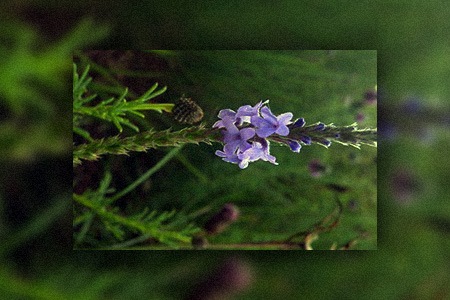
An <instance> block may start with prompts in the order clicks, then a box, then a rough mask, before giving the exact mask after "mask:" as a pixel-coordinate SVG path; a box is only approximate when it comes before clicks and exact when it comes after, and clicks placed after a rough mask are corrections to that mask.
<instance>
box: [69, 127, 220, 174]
mask: <svg viewBox="0 0 450 300" xmlns="http://www.w3.org/2000/svg"><path fill="white" fill-rule="evenodd" d="M220 139H221V136H220V132H219V131H218V130H217V129H210V128H205V127H204V126H203V125H199V126H192V127H187V128H184V129H182V130H179V131H170V130H164V131H147V132H143V133H139V134H136V135H134V136H131V137H126V138H120V137H119V136H113V137H109V138H104V139H101V140H95V141H94V142H92V143H87V144H82V145H78V146H75V148H74V150H73V164H74V165H78V164H80V163H81V160H97V159H98V158H99V157H100V156H101V155H104V154H116V155H117V154H128V152H130V151H138V152H144V151H147V150H148V149H150V148H159V147H176V146H180V145H183V144H189V143H191V144H198V143H201V142H203V143H207V144H211V142H220Z"/></svg>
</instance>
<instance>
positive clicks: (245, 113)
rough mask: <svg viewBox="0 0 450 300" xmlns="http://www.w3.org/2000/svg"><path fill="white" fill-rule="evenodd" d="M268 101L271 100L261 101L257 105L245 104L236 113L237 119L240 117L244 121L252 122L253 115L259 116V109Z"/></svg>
mask: <svg viewBox="0 0 450 300" xmlns="http://www.w3.org/2000/svg"><path fill="white" fill-rule="evenodd" d="M267 102H269V101H268V100H267V101H265V102H264V103H263V102H262V101H259V102H258V103H257V104H256V105H255V106H250V105H244V106H241V107H239V109H238V111H237V113H236V119H238V118H239V119H240V121H241V122H242V123H243V122H247V123H250V121H251V117H253V116H259V110H260V109H261V106H263V105H264V104H266V103H267ZM242 123H241V124H242Z"/></svg>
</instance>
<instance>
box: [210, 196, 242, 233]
mask: <svg viewBox="0 0 450 300" xmlns="http://www.w3.org/2000/svg"><path fill="white" fill-rule="evenodd" d="M238 217H239V209H238V208H237V206H235V205H234V204H232V203H227V204H225V205H224V206H223V208H222V209H221V210H220V211H219V212H218V213H217V214H215V215H214V216H212V217H211V218H210V219H209V220H208V221H207V222H206V223H205V225H204V226H203V228H204V229H205V231H206V232H207V233H208V234H217V233H220V232H222V231H224V230H225V229H226V228H227V227H228V226H229V225H230V224H231V223H233V222H235V221H236V220H237V218H238Z"/></svg>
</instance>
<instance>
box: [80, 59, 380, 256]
mask: <svg viewBox="0 0 450 300" xmlns="http://www.w3.org/2000/svg"><path fill="white" fill-rule="evenodd" d="M75 60H76V61H77V62H79V64H80V65H82V66H83V65H84V66H86V64H89V65H90V66H91V69H92V73H93V74H92V75H88V76H93V77H94V79H93V81H92V83H90V84H89V85H88V86H87V92H86V93H85V94H86V95H87V96H90V98H88V99H87V100H90V99H91V100H92V95H93V94H98V95H100V97H102V95H103V97H102V98H101V99H110V98H111V96H109V95H110V93H108V92H107V91H120V90H121V86H120V85H118V84H126V83H130V86H127V87H128V88H129V90H130V91H131V93H133V94H137V93H139V91H142V90H146V89H148V88H149V86H152V85H154V83H155V82H158V83H159V84H160V85H164V86H167V92H166V93H163V94H161V95H160V96H158V97H155V96H149V97H147V98H151V99H149V100H147V101H148V102H146V103H148V104H146V105H147V108H148V109H151V107H152V105H156V106H158V103H170V102H176V101H177V98H178V97H180V96H181V95H182V94H186V95H188V96H189V97H191V98H192V99H195V101H196V102H197V103H198V104H199V105H200V106H201V107H202V109H203V111H204V116H205V117H204V120H203V123H204V124H205V126H207V127H211V126H212V124H213V123H214V122H215V121H216V120H217V113H218V111H219V110H220V109H224V108H231V109H235V110H236V109H237V108H238V107H239V106H242V105H245V104H251V105H254V104H256V102H258V101H259V100H265V99H270V100H271V102H270V103H269V104H270V106H271V109H272V110H273V111H274V112H276V114H280V113H283V112H287V111H290V112H292V113H293V114H294V115H295V117H296V118H299V117H303V118H305V120H306V122H307V124H308V123H316V122H318V121H321V122H324V123H326V124H328V123H332V122H334V123H335V124H336V125H337V126H342V125H348V124H351V123H353V122H355V121H356V118H357V114H358V113H361V114H364V116H365V120H364V121H363V123H362V124H360V125H358V126H360V127H363V128H364V127H366V126H369V127H376V124H375V120H376V104H375V103H371V104H370V103H368V102H367V101H366V100H365V99H364V94H365V93H366V92H367V91H371V90H374V88H375V86H376V51H194V52H185V51H168V52H157V51H155V52H149V53H146V52H138V51H125V52H124V51H95V52H77V54H76V56H75ZM137 62H142V64H137ZM145 62H147V63H145ZM150 62H153V64H151V63H150ZM105 66H106V67H105ZM83 69H84V68H83ZM96 70H101V73H102V74H101V75H99V74H98V73H96V72H95V71H96ZM80 73H81V71H80ZM133 79H134V80H133ZM91 86H92V88H91ZM123 89H124V87H123V86H122V90H123ZM152 90H155V88H153V89H152ZM156 91H158V90H155V92H156ZM120 93H121V94H122V92H120ZM147 94H149V95H151V94H150V93H149V92H147ZM158 94H159V93H158ZM85 97H86V96H85ZM117 97H119V95H117ZM144 98H145V97H144ZM144 98H143V97H140V98H139V99H144ZM128 99H129V98H128ZM139 99H137V100H134V101H136V102H137V103H140V102H139V101H141V100H139ZM92 101H93V102H94V101H95V100H92ZM99 101H100V100H97V102H99ZM117 101H119V102H117ZM117 101H113V102H110V103H108V104H105V105H115V106H117V105H116V104H113V103H120V99H119V100H117ZM128 101H129V102H128V103H130V104H129V105H127V106H132V104H131V103H133V101H132V100H131V99H129V100H128ZM96 105H97V106H96V107H99V103H97V104H96ZM139 105H141V106H142V105H143V104H136V105H134V106H133V107H139ZM77 107H79V105H77ZM91 107H92V106H91ZM102 107H104V106H103V104H102V106H101V107H99V108H95V109H93V111H94V112H96V111H100V112H99V113H89V114H87V116H94V117H95V116H101V115H102V113H101V112H102V111H104V110H105V109H104V108H102ZM88 108H89V106H87V108H84V110H85V111H86V110H88ZM118 109H119V108H117V109H115V110H114V111H117V110H118ZM74 112H75V115H74V116H76V117H77V119H80V118H82V117H83V114H81V112H82V109H81V108H77V109H76V110H74ZM78 112H80V113H78ZM141 113H142V111H141ZM144 113H145V119H139V121H140V122H139V123H137V124H139V127H140V131H144V134H145V131H146V130H163V129H167V128H169V127H174V128H175V129H180V128H183V126H186V125H180V124H178V123H177V122H176V121H175V120H174V118H173V116H172V115H171V114H163V115H161V114H159V113H158V112H155V111H152V110H150V111H145V112H144ZM113 114H116V113H114V112H113ZM84 116H86V115H84ZM125 116H126V115H125V114H124V115H123V117H121V118H122V120H123V118H124V117H125ZM130 117H132V116H130V114H129V115H128V118H130ZM84 118H85V119H84V123H85V124H84V128H85V129H86V130H87V131H88V130H90V131H91V132H92V131H93V132H94V134H97V135H98V137H97V139H98V138H102V137H107V136H110V135H111V134H114V135H116V134H118V131H119V130H122V126H120V127H119V126H117V125H116V128H114V126H113V125H112V124H111V126H110V127H112V129H110V130H109V131H108V132H105V131H106V130H104V132H100V133H98V132H97V130H98V127H99V125H95V123H93V122H94V121H95V120H90V119H87V120H86V117H84ZM97 119H98V117H97ZM135 119H136V118H135ZM130 120H133V119H132V118H130ZM106 121H110V120H109V119H107V120H106ZM81 122H82V121H77V122H76V123H74V124H79V123H81ZM110 122H111V121H110ZM104 123H106V125H108V122H103V124H104ZM111 123H114V122H111ZM116 123H117V124H119V121H117V122H116ZM93 124H94V125H93ZM124 124H126V123H124ZM77 126H78V125H77ZM128 127H130V128H131V126H128ZM85 129H81V130H85ZM131 129H135V130H136V129H137V128H131ZM83 135H85V134H83ZM122 135H123V136H132V135H133V132H127V131H124V132H123V134H122ZM87 138H89V139H92V137H87ZM187 140H189V139H188V138H187ZM75 141H78V143H76V144H79V143H80V142H84V143H86V140H85V141H80V135H78V136H75ZM175 141H176V139H175ZM180 142H181V143H183V140H180ZM111 147H112V146H109V148H111ZM217 149H222V146H221V145H220V144H219V143H215V144H213V145H211V146H210V145H205V144H200V145H198V146H197V145H186V146H185V147H184V149H182V150H181V151H179V152H178V153H177V154H175V155H172V156H171V158H172V159H171V160H170V161H169V160H166V162H167V163H166V165H165V166H164V167H163V168H162V169H161V170H160V171H158V172H157V173H155V174H153V175H152V176H151V177H150V178H149V179H147V180H145V181H144V182H143V184H141V185H139V186H136V187H135V188H134V189H133V190H132V191H131V192H130V193H128V194H126V195H124V196H123V197H117V196H114V193H113V192H112V191H110V192H109V193H108V192H106V191H107V190H108V189H113V190H115V191H117V192H119V191H120V190H122V189H124V188H125V187H126V186H128V185H130V184H131V183H132V182H133V181H134V180H136V179H138V178H139V177H140V176H142V173H143V172H146V171H147V170H148V169H151V168H152V166H154V165H156V164H158V162H160V159H161V157H162V155H164V152H166V151H167V150H166V149H164V148H163V149H161V148H157V149H156V150H149V151H148V152H147V153H133V152H130V153H129V156H113V155H106V156H103V157H102V159H101V160H99V161H97V162H93V163H92V162H91V163H89V162H87V163H86V164H81V165H78V166H76V168H75V177H74V182H75V186H74V188H75V193H76V194H77V196H76V197H75V200H76V202H77V205H76V206H75V223H74V225H75V227H74V230H75V236H74V237H75V248H85V249H86V248H108V247H113V248H125V249H126V248H129V247H133V246H139V249H153V248H154V247H156V249H161V246H165V245H169V246H172V247H175V248H180V247H181V248H189V247H190V244H189V242H190V240H191V238H192V236H196V235H198V234H201V233H199V231H200V228H201V227H202V226H203V224H204V223H205V222H206V221H207V220H208V218H210V217H211V216H212V215H213V214H214V213H215V212H216V211H219V210H220V208H221V207H222V206H223V205H225V204H226V203H233V204H234V205H235V206H237V207H238V209H239V210H240V215H239V217H238V218H237V220H235V222H234V223H233V224H232V225H231V226H230V227H229V228H228V229H227V230H225V231H224V232H222V233H220V234H216V235H214V236H207V237H206V238H207V239H208V240H209V246H208V247H209V248H211V249H221V248H222V247H223V248H226V249H229V248H231V249H233V248H236V249H241V248H244V249H245V248H248V243H265V244H266V243H269V245H270V244H271V243H275V244H274V245H270V248H269V249H277V243H280V242H283V241H285V240H287V239H288V238H289V237H290V236H292V235H295V234H297V233H299V232H306V233H305V234H304V235H307V234H308V233H310V234H315V235H318V236H317V237H318V240H317V241H316V242H314V243H313V244H312V248H313V249H315V248H317V249H330V248H331V247H339V248H340V247H342V246H344V245H345V244H347V243H348V242H350V241H353V242H352V243H355V245H354V246H352V247H351V248H352V249H376V239H377V236H376V232H377V231H376V224H377V214H376V207H377V206H376V180H377V179H376V149H375V148H371V147H367V146H364V145H363V146H362V148H361V150H358V149H355V148H353V147H348V146H347V147H346V146H343V145H340V144H337V143H336V144H333V145H332V146H331V147H330V148H329V149H326V148H324V147H320V146H318V145H317V144H313V145H311V146H304V147H303V149H302V150H301V152H300V153H299V154H296V153H293V152H291V151H290V150H289V148H287V147H280V146H277V145H275V144H272V147H271V151H272V154H273V155H275V156H276V157H277V161H278V163H279V165H278V166H274V165H270V164H268V163H264V162H257V163H252V164H251V165H250V166H249V167H248V168H247V169H245V170H240V169H239V168H238V167H237V166H236V165H231V164H228V163H225V162H223V161H222V160H221V159H220V158H218V157H217V156H215V155H214V152H215V150H217ZM169 150H170V149H169ZM116 153H117V152H116ZM313 160H318V161H319V162H320V163H321V164H322V165H323V168H325V170H324V171H321V172H320V171H319V173H320V174H318V175H319V176H316V177H313V175H314V174H312V173H311V171H310V170H309V169H308V164H310V163H311V162H312V161H313ZM113 166H114V167H113ZM133 166H135V167H133ZM92 169H93V170H98V171H91V170H92ZM93 172H96V173H100V174H96V175H97V176H98V177H99V178H102V177H103V176H104V175H103V174H108V176H110V177H112V178H111V179H103V181H102V183H99V182H93V181H92V180H88V179H89V178H91V177H89V176H88V175H86V174H91V173H93ZM91 176H92V175H91ZM86 177H87V178H86ZM86 182H89V183H88V184H86ZM98 186H100V187H99V188H97V187H98ZM92 190H97V192H94V193H93V194H92ZM82 193H83V195H81V194H82ZM111 198H112V200H108V199H111ZM86 207H88V208H89V209H86ZM101 207H105V209H106V210H108V211H110V214H106V215H105V214H102V213H101ZM91 210H94V211H95V212H96V214H95V215H92V212H91ZM144 210H148V212H153V215H151V216H148V212H147V213H145V212H144ZM335 210H338V211H336V212H334V214H333V216H330V217H328V220H325V221H326V222H325V223H326V226H325V227H326V228H327V229H328V230H326V231H331V232H330V233H322V231H325V228H324V229H322V230H321V231H320V232H317V233H313V232H312V231H314V227H315V224H316V223H320V222H321V220H322V219H324V218H326V217H327V216H328V215H329V214H332V213H333V211H335ZM169 212H171V213H170V214H169V215H166V214H167V213H169ZM113 213H115V215H114V214H113ZM143 213H144V215H142V214H143ZM119 215H121V216H122V217H124V219H118V217H119ZM138 215H139V217H138ZM132 216H136V218H139V220H141V221H137V223H139V222H140V225H138V224H130V222H129V220H128V221H126V220H125V219H126V218H127V217H128V218H130V217H132ZM158 217H160V218H161V220H159V221H157V219H158ZM143 218H146V219H143ZM336 219H340V220H339V223H336V224H333V225H332V226H333V228H328V227H330V226H331V224H332V223H333V221H335V220H336ZM145 224H146V225H145ZM300 242H304V237H303V236H302V235H300V236H298V237H297V243H295V239H293V240H292V241H291V244H292V245H291V248H292V249H295V248H297V249H299V248H300V247H299V246H298V244H299V243H300ZM333 244H336V245H334V246H333ZM269 245H258V244H255V245H253V246H251V248H252V249H267V247H269ZM295 245H297V246H295ZM308 247H310V246H309V245H308ZM169 249H170V248H169Z"/></svg>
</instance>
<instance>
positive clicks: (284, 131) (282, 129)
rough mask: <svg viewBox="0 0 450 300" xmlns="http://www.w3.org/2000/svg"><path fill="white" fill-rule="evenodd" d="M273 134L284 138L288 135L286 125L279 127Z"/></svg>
mask: <svg viewBox="0 0 450 300" xmlns="http://www.w3.org/2000/svg"><path fill="white" fill-rule="evenodd" d="M275 133H277V134H278V135H281V136H286V135H288V134H289V128H287V126H286V125H280V126H279V127H278V128H277V130H276V131H275Z"/></svg>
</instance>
